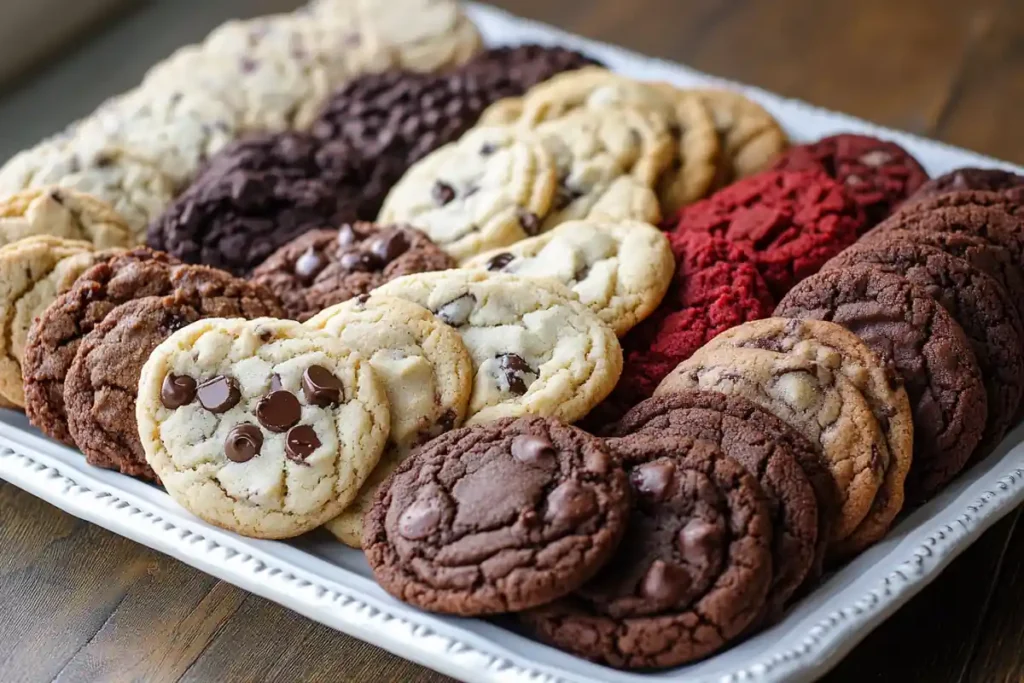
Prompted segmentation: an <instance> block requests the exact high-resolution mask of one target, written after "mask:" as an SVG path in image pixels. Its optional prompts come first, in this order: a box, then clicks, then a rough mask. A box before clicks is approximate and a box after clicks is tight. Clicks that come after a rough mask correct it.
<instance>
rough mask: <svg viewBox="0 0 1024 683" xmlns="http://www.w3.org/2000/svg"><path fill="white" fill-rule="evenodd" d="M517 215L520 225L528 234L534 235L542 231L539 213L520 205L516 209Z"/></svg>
mask: <svg viewBox="0 0 1024 683" xmlns="http://www.w3.org/2000/svg"><path fill="white" fill-rule="evenodd" d="M516 217H517V218H518V219H519V225H521V226H523V232H525V233H526V234H527V235H530V236H531V237H532V236H534V235H536V234H537V233H538V232H540V218H539V217H538V216H537V214H535V213H530V212H529V211H527V210H526V209H524V208H522V207H520V208H518V209H516Z"/></svg>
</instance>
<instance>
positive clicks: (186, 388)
mask: <svg viewBox="0 0 1024 683" xmlns="http://www.w3.org/2000/svg"><path fill="white" fill-rule="evenodd" d="M195 397H196V381H195V380H194V379H192V378H191V377H189V376H188V375H173V374H168V375H167V376H166V377H164V383H163V384H162V385H161V386H160V402H161V403H163V404H164V407H165V408H170V409H171V410H174V409H175V408H180V407H182V406H185V405H188V404H189V403H191V402H192V401H193V400H194V399H195Z"/></svg>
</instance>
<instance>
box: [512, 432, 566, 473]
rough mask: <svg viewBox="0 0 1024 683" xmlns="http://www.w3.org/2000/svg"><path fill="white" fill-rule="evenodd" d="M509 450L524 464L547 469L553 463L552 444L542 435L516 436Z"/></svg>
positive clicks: (553, 450) (553, 449)
mask: <svg viewBox="0 0 1024 683" xmlns="http://www.w3.org/2000/svg"><path fill="white" fill-rule="evenodd" d="M510 450H511V451H512V457H513V458H515V459H516V460H518V461H519V462H521V463H523V464H524V465H531V466H533V467H540V468H542V469H549V468H551V467H552V466H553V465H554V464H555V447H554V444H552V443H551V442H550V441H548V440H547V439H545V438H544V437H542V436H530V435H521V436H517V437H516V438H514V439H512V448H511V449H510Z"/></svg>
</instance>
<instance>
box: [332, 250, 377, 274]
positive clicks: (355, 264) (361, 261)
mask: <svg viewBox="0 0 1024 683" xmlns="http://www.w3.org/2000/svg"><path fill="white" fill-rule="evenodd" d="M382 265H384V264H383V263H381V261H380V259H379V258H377V256H376V255H374V254H370V253H368V252H365V251H350V252H348V253H347V254H342V255H341V258H339V259H338V267H339V268H341V269H342V270H347V271H349V272H355V271H364V272H371V271H374V270H380V267H381V266H382Z"/></svg>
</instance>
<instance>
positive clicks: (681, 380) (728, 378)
mask: <svg viewBox="0 0 1024 683" xmlns="http://www.w3.org/2000/svg"><path fill="white" fill-rule="evenodd" d="M693 389H704V390H708V391H717V392H719V393H723V394H735V395H739V396H742V397H744V398H746V399H747V400H749V401H752V402H753V403H755V404H756V405H758V406H760V407H761V408H763V409H764V410H767V411H768V412H770V413H772V414H773V415H775V416H776V417H778V418H779V419H781V420H783V421H785V422H787V423H788V424H790V425H791V426H792V427H793V428H795V429H796V430H797V431H799V432H800V433H801V434H803V435H804V436H805V437H807V439H808V440H809V441H810V442H811V443H813V444H815V445H817V446H819V447H820V449H821V455H822V458H823V459H824V464H825V465H826V467H828V469H829V470H830V471H831V473H832V476H833V478H834V479H835V481H836V486H837V487H838V489H839V492H840V511H839V518H838V520H837V523H836V527H835V529H834V530H833V540H842V539H845V538H848V537H849V536H850V535H851V534H853V532H854V531H855V530H856V529H857V527H858V526H859V525H860V524H861V522H862V521H863V520H864V519H865V517H866V516H867V514H868V512H869V511H870V509H871V505H872V503H873V502H874V499H875V496H876V494H877V493H878V489H879V487H880V486H881V484H882V479H883V476H884V474H885V472H884V467H883V463H882V462H881V456H880V453H879V445H880V444H884V441H883V437H882V432H881V429H880V428H879V425H878V421H877V420H875V417H874V415H873V414H872V413H871V409H870V407H869V406H868V403H867V401H866V400H865V399H864V396H863V395H862V394H861V393H860V391H858V390H857V387H856V386H854V385H853V383H851V382H850V381H849V380H847V379H846V378H845V377H844V376H843V375H842V374H840V373H838V372H835V371H833V370H830V369H829V368H827V367H825V366H824V365H822V364H820V363H815V362H813V361H810V360H806V359H802V358H795V357H789V356H782V355H780V354H777V353H771V352H768V351H762V350H759V349H721V350H717V351H715V350H711V351H706V352H698V353H697V354H696V355H694V356H693V357H692V358H690V359H689V360H687V361H685V362H684V363H682V364H680V365H679V366H678V367H677V368H676V369H675V370H673V371H672V372H671V373H670V374H669V375H668V376H667V377H666V378H665V379H664V380H663V381H662V383H661V384H660V385H658V389H657V390H656V391H655V395H656V396H657V395H663V394H666V393H669V392H672V391H683V390H693Z"/></svg>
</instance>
